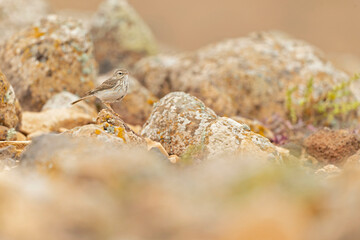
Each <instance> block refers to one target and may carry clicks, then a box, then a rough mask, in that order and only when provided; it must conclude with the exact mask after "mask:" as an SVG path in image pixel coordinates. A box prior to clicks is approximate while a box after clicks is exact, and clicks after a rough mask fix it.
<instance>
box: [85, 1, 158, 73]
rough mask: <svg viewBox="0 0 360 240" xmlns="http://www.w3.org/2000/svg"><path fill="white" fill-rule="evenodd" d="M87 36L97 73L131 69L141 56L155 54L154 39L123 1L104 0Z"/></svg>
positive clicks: (146, 27)
mask: <svg viewBox="0 0 360 240" xmlns="http://www.w3.org/2000/svg"><path fill="white" fill-rule="evenodd" d="M90 32H91V35H92V38H93V42H94V47H95V58H96V60H97V61H98V63H99V65H100V72H101V73H105V72H108V71H109V70H111V69H113V68H115V67H119V66H121V67H125V68H131V67H132V66H133V64H134V63H135V62H136V61H138V60H139V59H141V58H142V57H144V56H148V55H152V54H155V53H156V52H157V46H156V42H155V40H154V37H153V35H152V33H151V31H150V29H149V28H148V26H147V25H146V24H145V22H144V21H143V20H142V19H141V18H140V16H139V15H138V14H137V13H136V12H135V10H134V9H133V8H132V7H131V6H130V5H129V4H128V3H127V1H126V0H106V1H104V2H103V3H102V5H101V6H100V8H99V10H98V12H97V13H96V15H95V16H94V19H93V21H92V24H91V28H90Z"/></svg>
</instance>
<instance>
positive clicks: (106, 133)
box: [64, 109, 146, 148]
mask: <svg viewBox="0 0 360 240" xmlns="http://www.w3.org/2000/svg"><path fill="white" fill-rule="evenodd" d="M96 123H97V124H89V125H85V126H81V127H76V128H74V129H71V130H69V131H67V132H65V133H64V134H66V135H71V136H74V137H93V138H97V139H99V140H101V141H105V142H111V143H115V144H120V145H122V146H125V145H129V146H133V145H136V146H139V147H144V148H146V141H145V139H144V138H142V137H141V136H139V135H138V134H136V133H135V132H134V131H133V130H131V129H130V128H129V127H128V126H127V125H126V123H125V122H124V121H123V120H121V119H120V118H119V117H117V116H114V115H113V114H112V113H111V112H110V111H109V110H105V109H104V110H102V111H101V112H100V113H99V115H98V118H97V120H96Z"/></svg>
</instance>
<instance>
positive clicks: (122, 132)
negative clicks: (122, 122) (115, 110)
mask: <svg viewBox="0 0 360 240" xmlns="http://www.w3.org/2000/svg"><path fill="white" fill-rule="evenodd" d="M116 131H117V136H118V137H119V138H121V139H122V140H124V142H125V143H126V139H125V129H124V128H122V127H118V128H116Z"/></svg>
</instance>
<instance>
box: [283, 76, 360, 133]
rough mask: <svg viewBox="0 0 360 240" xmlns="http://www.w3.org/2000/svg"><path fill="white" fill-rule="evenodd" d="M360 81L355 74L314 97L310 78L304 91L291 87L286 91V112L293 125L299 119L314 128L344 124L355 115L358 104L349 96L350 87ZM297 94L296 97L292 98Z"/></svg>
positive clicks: (312, 80)
mask: <svg viewBox="0 0 360 240" xmlns="http://www.w3.org/2000/svg"><path fill="white" fill-rule="evenodd" d="M359 80H360V74H355V75H354V76H353V77H352V78H350V79H349V80H347V81H343V82H341V83H339V84H336V85H335V86H333V87H332V88H331V89H329V90H328V91H325V92H323V94H322V95H320V96H317V97H315V96H314V91H313V90H314V79H313V78H310V79H309V81H308V82H307V84H306V88H305V90H304V91H303V92H302V93H300V92H299V88H298V87H297V86H296V87H293V88H290V89H288V90H287V91H286V102H285V104H286V110H287V115H288V118H289V119H290V120H291V122H292V123H293V124H296V123H297V122H298V121H299V120H300V119H301V120H302V121H304V122H306V123H308V124H312V125H315V126H319V125H325V126H334V125H336V124H337V123H338V122H341V123H345V122H347V121H348V120H350V119H351V117H352V116H354V115H355V114H356V110H357V108H358V107H360V102H359V101H357V100H355V99H354V98H353V97H352V96H351V91H350V87H351V84H352V83H354V82H355V81H359ZM294 94H297V97H296V98H295V97H294Z"/></svg>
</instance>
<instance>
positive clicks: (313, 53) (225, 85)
mask: <svg viewBox="0 0 360 240" xmlns="http://www.w3.org/2000/svg"><path fill="white" fill-rule="evenodd" d="M135 77H137V78H138V79H139V81H140V82H141V83H142V84H144V86H145V87H147V88H148V89H149V90H150V91H151V92H152V93H154V94H156V95H157V96H158V97H162V96H164V95H165V94H167V93H168V92H170V91H185V92H187V93H190V94H192V95H194V96H196V97H198V98H199V99H201V100H202V101H204V103H205V104H206V105H207V106H209V107H210V108H212V109H213V110H214V111H215V112H216V113H217V114H219V115H222V116H235V115H240V116H243V117H250V118H256V119H262V118H263V117H268V116H270V115H271V114H272V113H274V112H277V113H279V114H281V115H283V116H284V115H285V114H286V111H287V109H286V108H285V107H284V104H285V100H286V93H287V92H288V91H289V89H292V88H293V87H295V86H297V87H298V89H299V92H302V91H304V90H305V89H306V85H307V84H308V82H309V79H311V78H313V86H312V87H313V88H312V89H313V92H312V95H313V96H314V98H315V100H316V99H317V98H318V97H319V96H320V95H322V94H324V92H326V91H327V90H329V89H330V88H331V87H332V86H333V85H334V83H337V82H339V81H341V80H347V78H348V76H347V75H346V74H345V73H344V72H342V71H339V70H337V69H336V68H334V67H333V66H332V65H331V63H329V62H328V61H326V60H325V59H324V58H323V56H322V54H321V53H320V52H319V51H318V50H317V49H316V48H314V47H312V46H311V45H309V44H307V43H305V42H302V41H299V40H296V39H292V38H290V37H288V36H286V35H284V34H280V33H275V32H260V33H253V34H250V35H249V36H247V37H244V38H238V39H232V40H226V41H223V42H220V43H217V44H213V45H210V46H207V47H204V48H202V49H200V50H198V51H196V52H194V53H189V54H178V55H172V56H171V55H170V56H168V55H159V56H154V57H148V58H145V59H143V60H141V61H140V62H139V63H138V64H137V65H136V67H135ZM293 97H294V100H293V101H294V102H296V101H297V100H298V99H297V97H298V98H299V97H300V96H296V95H295V94H294V96H293Z"/></svg>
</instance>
